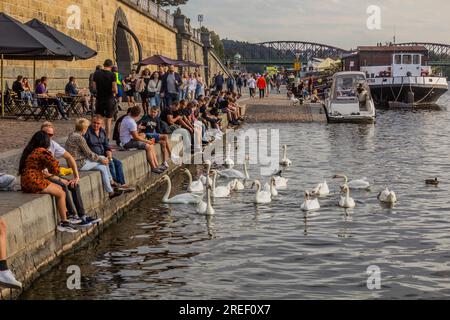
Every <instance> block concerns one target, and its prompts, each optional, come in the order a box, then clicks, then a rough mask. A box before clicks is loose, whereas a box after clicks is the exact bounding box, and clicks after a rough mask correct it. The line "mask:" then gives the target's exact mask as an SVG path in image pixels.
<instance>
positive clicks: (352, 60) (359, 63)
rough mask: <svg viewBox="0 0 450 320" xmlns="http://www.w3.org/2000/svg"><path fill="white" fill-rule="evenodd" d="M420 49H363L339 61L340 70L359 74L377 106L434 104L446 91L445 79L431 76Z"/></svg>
mask: <svg viewBox="0 0 450 320" xmlns="http://www.w3.org/2000/svg"><path fill="white" fill-rule="evenodd" d="M428 55H429V53H428V50H427V48H425V47H423V46H396V45H390V46H365V47H358V49H357V51H356V52H355V53H353V54H351V55H347V56H345V57H344V58H343V67H344V70H353V71H362V72H364V73H365V74H366V78H367V83H368V84H369V87H370V89H371V92H372V97H373V99H374V101H375V104H376V105H377V106H388V105H389V104H392V103H393V104H409V105H411V106H424V105H430V104H435V103H436V102H437V101H438V99H439V98H440V97H441V96H442V95H443V94H444V93H446V92H447V91H448V83H447V78H446V77H441V76H439V75H435V74H433V70H432V68H431V66H428V60H429V56H428Z"/></svg>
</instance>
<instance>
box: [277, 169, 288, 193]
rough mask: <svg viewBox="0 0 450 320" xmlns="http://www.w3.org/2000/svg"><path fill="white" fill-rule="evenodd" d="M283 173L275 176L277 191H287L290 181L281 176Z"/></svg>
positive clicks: (279, 172)
mask: <svg viewBox="0 0 450 320" xmlns="http://www.w3.org/2000/svg"><path fill="white" fill-rule="evenodd" d="M281 173H282V171H281V170H280V171H278V172H277V173H275V174H274V175H273V178H274V181H275V188H276V189H286V188H287V185H288V181H289V179H287V178H285V177H282V176H281Z"/></svg>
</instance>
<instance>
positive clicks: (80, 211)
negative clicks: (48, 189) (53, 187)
mask: <svg viewBox="0 0 450 320" xmlns="http://www.w3.org/2000/svg"><path fill="white" fill-rule="evenodd" d="M48 180H49V181H51V182H53V183H54V184H57V185H58V186H60V187H62V189H63V190H64V192H65V193H66V207H67V212H68V213H69V215H71V216H75V215H78V216H79V217H83V216H85V215H86V212H85V211H84V205H83V199H82V198H81V191H80V186H79V185H76V186H75V187H71V186H66V185H65V184H64V183H62V182H60V181H59V180H58V179H55V178H49V179H48ZM69 194H70V195H71V196H72V201H73V204H74V205H75V209H76V211H75V210H74V207H73V205H72V201H70V196H69Z"/></svg>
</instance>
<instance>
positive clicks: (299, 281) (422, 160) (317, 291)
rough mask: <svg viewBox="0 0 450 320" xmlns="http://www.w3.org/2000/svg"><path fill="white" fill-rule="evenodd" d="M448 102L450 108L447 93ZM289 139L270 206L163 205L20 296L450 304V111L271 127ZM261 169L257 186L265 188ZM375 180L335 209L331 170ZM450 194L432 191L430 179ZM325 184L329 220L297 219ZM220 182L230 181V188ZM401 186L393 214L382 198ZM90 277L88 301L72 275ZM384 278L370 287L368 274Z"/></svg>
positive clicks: (128, 219) (236, 200)
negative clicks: (210, 212) (200, 210)
mask: <svg viewBox="0 0 450 320" xmlns="http://www.w3.org/2000/svg"><path fill="white" fill-rule="evenodd" d="M440 104H441V105H443V106H450V95H447V96H444V97H443V98H442V99H441V101H440ZM252 127H253V128H269V129H270V128H274V129H280V130H281V131H280V133H281V142H282V143H285V144H287V145H288V146H289V158H290V159H291V160H292V161H293V166H292V167H291V168H289V169H288V170H287V171H286V172H285V173H284V176H286V177H288V178H289V179H290V181H289V187H288V189H287V190H285V191H281V192H280V196H279V197H278V198H277V199H276V200H275V201H274V202H273V203H272V204H270V205H259V206H255V205H254V204H253V203H252V199H253V195H252V193H248V192H245V193H235V194H233V195H232V198H231V201H230V200H229V199H225V200H218V201H215V203H214V206H215V208H216V215H215V216H213V217H211V218H206V217H204V216H199V215H196V214H195V210H194V208H193V207H183V206H181V207H180V206H178V207H176V206H172V207H168V206H166V205H162V204H161V203H160V199H161V197H162V193H156V194H151V195H150V196H149V198H148V200H145V201H143V202H141V203H139V204H138V205H137V206H136V207H134V208H132V209H130V211H129V212H128V214H127V215H126V216H125V217H124V218H123V219H122V220H121V221H120V222H119V223H117V224H114V225H113V226H111V227H110V228H109V229H108V230H106V232H105V233H103V234H102V235H100V237H99V238H98V239H96V240H94V241H92V242H91V243H90V244H89V245H87V246H86V247H84V248H82V249H80V250H78V251H76V252H74V253H72V254H69V255H68V256H67V257H65V258H63V259H62V262H61V264H60V265H59V266H57V267H55V268H54V269H53V270H52V271H50V272H49V273H47V274H46V275H44V276H43V277H41V278H40V279H39V280H38V281H36V282H35V284H34V285H33V287H32V288H31V289H30V290H28V291H27V292H26V293H25V294H24V295H23V297H22V298H24V299H319V298H329V299H378V298H384V299H417V298H425V299H431V298H448V297H450V263H449V260H450V193H449V191H450V147H449V144H450V143H449V138H448V137H449V136H450V134H449V133H450V132H449V131H450V112H449V111H447V110H446V109H445V108H444V109H443V110H440V111H436V110H434V111H417V112H411V111H387V110H386V111H380V112H379V117H378V122H377V124H376V125H352V124H350V125H346V124H335V125H324V124H318V123H308V124H288V125H286V124H282V125H281V124H264V125H252ZM259 172H260V171H259V169H258V168H257V167H256V166H251V168H250V175H251V176H252V177H256V178H258V177H259V176H258V175H259ZM340 172H344V173H346V174H347V175H349V176H350V177H352V178H362V177H367V178H368V179H369V181H370V182H371V184H372V190H371V191H370V192H366V191H360V192H353V193H352V196H353V197H354V198H355V199H356V201H357V207H356V208H355V209H353V210H351V211H347V212H346V211H344V210H343V209H341V208H339V207H338V206H337V202H338V199H339V195H338V194H337V191H338V186H339V183H340V181H333V180H332V179H331V177H332V176H333V175H334V174H335V173H340ZM434 177H439V179H440V180H441V181H442V183H441V185H440V186H439V187H438V188H436V187H427V186H426V185H425V182H424V181H425V179H428V178H434ZM323 179H327V180H328V182H329V184H330V189H331V190H332V192H333V194H332V195H330V196H329V197H327V198H325V199H321V206H322V208H321V210H320V211H319V212H317V213H316V214H312V215H305V214H304V213H302V212H301V210H300V204H301V202H302V198H303V192H304V190H305V189H306V188H311V187H313V186H314V185H316V184H317V183H318V182H320V181H321V180H323ZM221 183H222V184H223V183H224V182H221ZM385 186H389V187H392V189H394V190H395V191H396V193H397V196H398V198H399V202H398V204H397V205H396V206H395V208H393V209H387V208H383V207H381V206H380V204H379V203H378V201H377V198H376V196H377V194H378V192H379V191H381V190H382V189H383V188H384V187H385ZM70 265H77V266H79V267H80V269H81V274H82V280H81V290H73V291H71V290H68V289H67V286H66V280H67V277H68V276H69V275H68V274H67V273H66V271H67V267H68V266H70ZM369 266H376V267H378V268H379V269H380V271H381V275H380V279H381V289H379V290H377V289H375V290H369V289H368V286H367V279H368V274H367V269H368V267H369Z"/></svg>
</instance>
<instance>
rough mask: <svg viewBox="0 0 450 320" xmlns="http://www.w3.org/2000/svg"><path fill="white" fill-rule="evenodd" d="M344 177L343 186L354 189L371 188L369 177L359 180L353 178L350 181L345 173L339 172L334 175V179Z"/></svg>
mask: <svg viewBox="0 0 450 320" xmlns="http://www.w3.org/2000/svg"><path fill="white" fill-rule="evenodd" d="M337 178H342V179H344V184H343V185H342V186H341V188H343V187H344V186H348V187H349V188H350V189H353V190H369V189H370V183H369V181H367V178H363V179H359V180H352V181H350V182H349V181H348V178H347V176H346V175H343V174H337V175H335V176H334V177H333V179H337Z"/></svg>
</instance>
